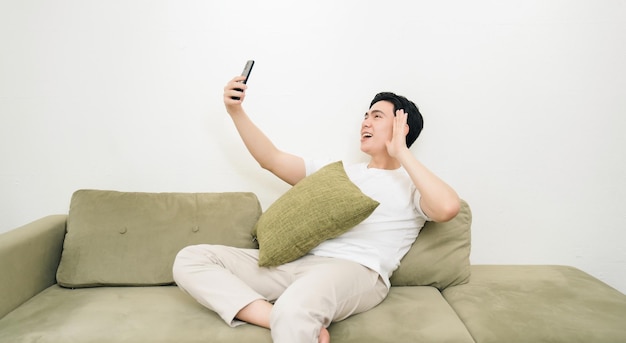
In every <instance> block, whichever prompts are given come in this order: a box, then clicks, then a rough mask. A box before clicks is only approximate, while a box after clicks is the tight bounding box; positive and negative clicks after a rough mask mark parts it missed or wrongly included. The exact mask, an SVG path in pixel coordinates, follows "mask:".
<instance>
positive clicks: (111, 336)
mask: <svg viewBox="0 0 626 343" xmlns="http://www.w3.org/2000/svg"><path fill="white" fill-rule="evenodd" d="M329 330H330V333H331V338H332V342H334V343H341V342H355V343H356V342H359V343H361V342H368V343H376V342H422V341H423V342H455V343H463V342H468V343H470V342H472V339H471V337H470V335H469V333H468V332H467V330H466V329H465V327H464V326H463V324H462V323H461V321H460V320H459V318H458V317H457V315H456V314H455V313H454V311H453V310H452V309H451V308H450V306H449V305H448V304H447V303H446V302H445V300H444V299H443V297H442V296H441V293H439V292H438V291H437V290H436V289H435V288H432V287H392V288H391V292H390V294H389V296H388V297H387V299H385V300H384V301H383V302H382V303H381V304H380V305H378V306H377V307H375V308H373V309H372V310H370V311H367V312H365V313H361V314H358V315H355V316H352V317H350V318H348V319H346V320H344V321H341V322H337V323H333V324H332V325H331V326H330V329H329ZM271 341H272V340H271V337H270V332H269V330H267V329H263V328H260V327H257V326H254V325H241V326H237V327H235V328H231V327H230V326H228V325H227V324H225V323H224V322H223V321H222V320H221V319H220V318H219V317H218V316H217V315H216V314H215V313H214V312H212V311H210V310H208V309H206V308H204V307H202V306H201V305H199V304H198V303H197V302H195V301H194V300H193V299H192V298H191V297H189V296H187V295H185V294H184V293H183V292H182V291H180V290H179V289H178V288H177V287H175V286H157V287H99V288H81V289H67V288H62V287H59V286H56V285H55V286H52V287H50V288H48V289H46V290H44V291H43V292H42V293H40V294H38V295H36V296H35V297H33V298H32V299H30V300H29V301H28V302H26V303H25V304H23V305H22V306H21V307H19V308H17V309H16V310H15V311H13V312H11V313H9V314H8V315H7V316H6V317H4V318H2V319H0V342H11V343H23V342H38V343H95V342H106V343H118V342H125V343H130V342H132V343H136V342H155V343H158V342H163V343H165V342H167V343H171V342H178V343H186V342H198V343H199V342H203V343H205V342H221V343H228V342H232V343H241V342H255V343H256V342H259V343H263V342H267V343H270V342H271Z"/></svg>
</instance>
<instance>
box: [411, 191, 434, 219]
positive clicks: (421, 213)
mask: <svg viewBox="0 0 626 343" xmlns="http://www.w3.org/2000/svg"><path fill="white" fill-rule="evenodd" d="M411 188H412V190H411V191H412V192H413V207H415V210H416V211H417V214H418V215H419V216H421V217H422V218H424V220H426V221H428V222H429V221H432V219H431V218H430V217H429V216H427V215H426V213H424V210H422V206H420V199H422V194H420V192H419V191H418V190H417V188H415V186H411Z"/></svg>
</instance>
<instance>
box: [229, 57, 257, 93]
mask: <svg viewBox="0 0 626 343" xmlns="http://www.w3.org/2000/svg"><path fill="white" fill-rule="evenodd" d="M252 67H254V60H249V61H248V62H246V66H245V67H243V72H242V73H241V76H245V77H246V78H245V80H243V81H241V82H243V84H244V85H245V84H246V82H248V78H249V77H250V72H251V71H252ZM235 90H238V91H243V89H241V88H235ZM231 99H233V100H239V99H241V98H240V97H238V96H232V97H231Z"/></svg>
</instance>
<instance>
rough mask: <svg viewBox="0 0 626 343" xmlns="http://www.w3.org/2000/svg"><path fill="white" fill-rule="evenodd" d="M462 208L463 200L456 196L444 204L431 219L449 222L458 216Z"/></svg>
mask: <svg viewBox="0 0 626 343" xmlns="http://www.w3.org/2000/svg"><path fill="white" fill-rule="evenodd" d="M460 210H461V200H460V199H459V198H458V197H455V199H452V200H450V201H447V202H446V203H445V204H442V205H441V206H440V208H439V209H438V211H437V212H436V213H434V214H433V215H432V216H431V219H432V220H433V221H435V222H438V223H442V222H447V221H449V220H452V219H453V218H454V217H456V215H457V214H459V211H460Z"/></svg>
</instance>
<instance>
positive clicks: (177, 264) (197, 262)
mask: <svg viewBox="0 0 626 343" xmlns="http://www.w3.org/2000/svg"><path fill="white" fill-rule="evenodd" d="M218 247H219V246H213V245H207V244H201V245H190V246H187V247H185V248H183V249H181V250H180V251H179V252H178V254H176V258H175V259H174V265H173V266H172V275H173V277H174V281H176V283H180V282H181V281H183V280H184V279H185V275H187V274H189V273H192V272H196V271H198V270H200V269H203V268H206V266H208V265H212V264H220V263H221V262H220V260H219V258H218V256H217V255H218V254H217V253H216V250H219V249H218Z"/></svg>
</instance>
